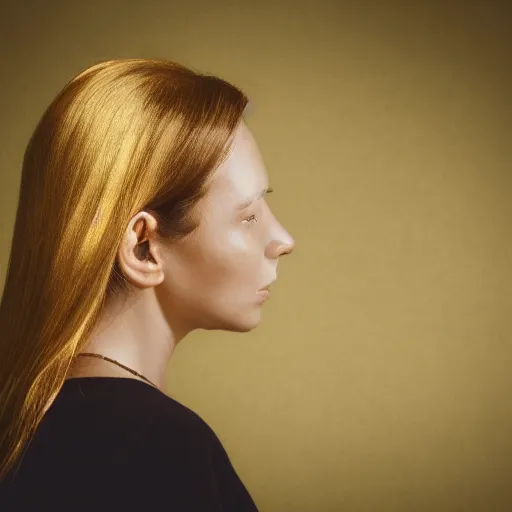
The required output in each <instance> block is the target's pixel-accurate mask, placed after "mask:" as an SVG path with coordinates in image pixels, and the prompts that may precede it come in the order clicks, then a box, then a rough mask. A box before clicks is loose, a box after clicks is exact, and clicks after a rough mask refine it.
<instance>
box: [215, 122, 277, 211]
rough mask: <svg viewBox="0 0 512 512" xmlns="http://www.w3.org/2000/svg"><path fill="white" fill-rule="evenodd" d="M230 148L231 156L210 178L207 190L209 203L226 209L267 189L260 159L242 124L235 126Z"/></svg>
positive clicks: (251, 136) (266, 179)
mask: <svg viewBox="0 0 512 512" xmlns="http://www.w3.org/2000/svg"><path fill="white" fill-rule="evenodd" d="M232 144H233V146H232V151H231V154H230V155H229V157H228V158H227V159H226V160H225V161H224V162H223V163H222V164H221V165H220V166H219V167H218V169H217V170H216V171H215V173H214V174H213V176H212V179H211V184H210V190H209V196H210V199H211V200H212V201H219V200H220V201H222V202H223V203H225V204H226V205H227V204H229V205H233V204H238V203H239V202H240V201H241V200H243V199H244V198H245V197H247V196H250V195H251V194H254V193H256V192H258V191H259V190H261V189H262V188H264V187H266V186H267V185H268V177H267V171H266V169H265V164H264V162H263V158H262V156H261V153H260V151H259V148H258V145H257V143H256V141H255V139H254V137H253V135H252V133H251V131H250V130H249V128H248V127H247V125H246V124H245V122H243V121H242V122H241V123H240V125H239V126H238V128H237V131H236V133H235V136H234V138H233V142H232Z"/></svg>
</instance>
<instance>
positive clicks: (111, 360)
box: [77, 352, 159, 389]
mask: <svg viewBox="0 0 512 512" xmlns="http://www.w3.org/2000/svg"><path fill="white" fill-rule="evenodd" d="M81 356H82V357H83V356H91V357H99V358H100V359H104V360H105V361H109V362H111V363H114V364H117V365H118V366H120V367H121V368H124V369H125V370H127V371H129V372H131V373H133V375H137V377H140V378H141V379H144V380H145V381H146V382H148V383H149V384H151V385H152V386H153V387H155V388H156V389H159V387H158V386H155V384H153V383H152V382H151V381H150V380H149V379H146V377H144V375H141V374H140V373H138V372H136V371H135V370H132V369H131V368H128V366H125V365H124V364H121V363H119V362H118V361H115V360H114V359H110V357H107V356H102V355H101V354H95V353H93V352H81V353H80V354H77V357H81Z"/></svg>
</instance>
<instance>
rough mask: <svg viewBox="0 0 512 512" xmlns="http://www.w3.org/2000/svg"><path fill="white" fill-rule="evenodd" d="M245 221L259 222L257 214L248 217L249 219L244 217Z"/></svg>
mask: <svg viewBox="0 0 512 512" xmlns="http://www.w3.org/2000/svg"><path fill="white" fill-rule="evenodd" d="M243 221H244V222H249V223H251V222H252V221H254V222H258V219H257V218H256V215H251V216H250V217H247V219H244V220H243Z"/></svg>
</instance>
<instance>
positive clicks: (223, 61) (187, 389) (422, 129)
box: [0, 0, 512, 512]
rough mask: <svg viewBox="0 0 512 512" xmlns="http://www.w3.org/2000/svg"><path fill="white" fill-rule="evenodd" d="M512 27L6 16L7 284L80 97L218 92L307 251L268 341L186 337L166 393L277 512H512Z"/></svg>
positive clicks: (292, 16)
mask: <svg viewBox="0 0 512 512" xmlns="http://www.w3.org/2000/svg"><path fill="white" fill-rule="evenodd" d="M510 13H511V8H510V7H508V6H507V5H506V3H505V2H502V3H499V2H496V1H481V2H452V1H446V2H440V1H438V2H426V1H424V2H406V1H405V0H404V1H401V2H393V1H381V2H378V1H375V2H364V1H360V2H356V1H353V2H343V1H338V2H335V1H326V0H322V1H320V0H317V1H305V0H301V1H289V2H282V1H281V2H276V1H270V0H268V1H264V2H262V1H258V2H255V1H252V2H243V1H237V2H235V1H229V0H223V1H217V2H211V1H207V0H205V1H201V2H197V1H196V2H194V1H190V2H164V1H160V2H159V1H156V0H150V1H146V2H129V1H124V2H121V1H99V0H94V1H89V2H87V3H85V2H84V3H82V4H81V5H78V3H75V2H69V1H64V0H61V1H60V2H57V1H51V2H35V1H34V2H32V3H29V2H11V4H10V5H9V4H5V5H4V6H3V7H2V16H1V18H0V34H1V35H0V38H1V39H0V43H1V44H0V52H1V55H2V66H1V68H0V88H1V89H0V90H1V95H0V108H1V110H0V115H1V123H0V137H1V144H0V172H1V186H0V193H1V196H0V197H1V204H0V208H1V226H0V231H1V237H2V238H1V242H0V243H1V247H2V251H1V254H0V257H1V259H0V264H1V270H2V273H1V278H2V279H4V276H5V269H6V265H7V261H8V255H9V249H10V240H11V238H10V237H11V234H12V229H13V225H14V215H15V210H16V203H17V197H18V196H17V194H18V187H19V182H20V166H21V161H22V157H23V151H24V149H25V146H26V144H27V142H28V138H29V137H30V135H31V133H32V130H33V129H34V128H35V124H36V122H37V121H38V119H39V117H40V116H41V114H42V113H43V111H44V109H45V108H46V106H47V105H48V103H49V102H50V101H51V100H52V99H53V98H54V96H55V95H56V94H57V92H58V91H59V90H60V89H61V87H62V86H63V85H64V84H65V82H66V81H67V80H69V79H70V78H71V77H72V76H74V75H75V74H76V73H78V72H79V71H81V70H82V69H83V68H85V67H88V66H89V65H91V64H93V63H94V62H95V61H97V60H100V59H108V58H116V57H147V58H150V57H157V58H166V59H170V60H177V61H178V62H180V63H182V64H185V65H188V66H191V67H193V68H194V69H196V70H200V71H203V72H208V73H213V74H218V75H220V76H222V77H224V78H226V79H228V80H230V81H232V82H234V83H235V84H237V85H239V86H240V87H241V88H242V89H244V90H245V91H246V92H247V94H248V95H249V96H250V98H251V100H252V101H253V104H254V111H253V113H252V115H251V116H250V117H249V119H248V122H249V126H250V127H251V129H252V130H253V133H254V135H255V137H256V140H257V141H258V143H259V145H260V149H261V151H262V154H263V157H264V161H265V163H266V166H267V169H268V173H269V176H270V184H271V186H272V187H273V188H274V189H275V192H274V193H273V194H272V195H271V196H270V197H269V204H270V205H271V207H272V208H273V209H274V212H275V214H276V215H277V217H278V218H279V219H280V221H281V222H282V223H283V225H284V226H286V227H287V229H288V230H289V231H290V233H291V234H292V235H293V236H294V238H295V240H296V243H297V247H296V249H295V252H294V253H293V254H292V255H290V256H286V257H285V258H283V259H282V260H281V261H280V262H279V267H278V273H279V279H278V281H277V283H275V284H274V286H273V287H272V298H271V300H270V301H269V302H267V303H265V305H264V306H263V310H262V323H261V325H260V327H259V328H258V329H256V330H255V331H252V332H251V333H247V334H235V333H226V332H221V331H215V332H205V331H199V332H195V333H193V334H192V335H190V336H189V337H187V338H186V339H185V340H183V341H182V342H181V343H180V345H178V347H177V348H176V351H175V353H174V355H173V358H172V360H171V364H170V367H169V393H170V394H171V395H172V396H173V397H175V398H176V399H178V400H179V401H181V402H182V403H183V404H185V405H187V406H188V407H190V408H191V409H193V410H195V411H196V412H197V413H198V414H200V415H201V416H202V417H203V418H204V419H205V421H207V422H208V423H209V424H210V425H211V427H212V428H213V429H214V430H215V432H216V433H217V435H218V436H219V438H220V439H221V441H222V442H223V444H224V446H225V448H226V450H227V452H228V454H229V455H230V458H231V460H232V462H233V465H234V467H235V468H236V470H237V472H238V474H239V476H240V477H241V479H242V481H243V482H244V483H245V485H246V487H247V488H248V490H249V491H250V493H251V495H252V496H253V498H254V500H255V502H256V503H257V505H258V507H259V509H260V511H261V512H274V511H284V512H288V511H294V512H303V511H311V512H327V511H344V512H345V511H346V512H388V511H389V512H402V511H403V512H423V511H425V512H427V511H428V512H445V511H446V512H448V511H450V512H454V511H461V512H462V511H463V512H473V511H482V512H506V511H510V510H512V441H511V439H510V436H511V427H512V401H511V398H510V394H511V385H512V373H511V363H512V323H511V316H510V312H511V306H512V299H511V285H512V282H511V281H512V280H511V267H512V265H511V263H512V244H511V233H512V205H511V192H512V177H511V146H512V129H511V124H512V123H511V118H512V109H511V91H512V72H511V69H512V66H511V57H510V55H511V49H512V35H511V30H510V27H511V26H512V23H511V22H512V18H511V16H510ZM2 283H3V281H2ZM170 462H172V461H170Z"/></svg>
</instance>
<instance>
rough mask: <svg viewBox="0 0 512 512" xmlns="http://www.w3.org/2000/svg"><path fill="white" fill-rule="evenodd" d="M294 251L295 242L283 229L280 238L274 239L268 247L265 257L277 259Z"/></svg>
mask: <svg viewBox="0 0 512 512" xmlns="http://www.w3.org/2000/svg"><path fill="white" fill-rule="evenodd" d="M294 249H295V240H294V239H293V237H292V236H291V235H290V233H288V232H287V231H286V230H284V229H283V231H282V232H281V234H280V236H279V237H277V238H274V239H273V240H272V241H271V242H270V243H269V244H268V245H267V250H266V253H267V254H266V255H267V257H268V258H271V259H277V258H279V256H283V255H284V254H291V253H292V252H293V250H294Z"/></svg>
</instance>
